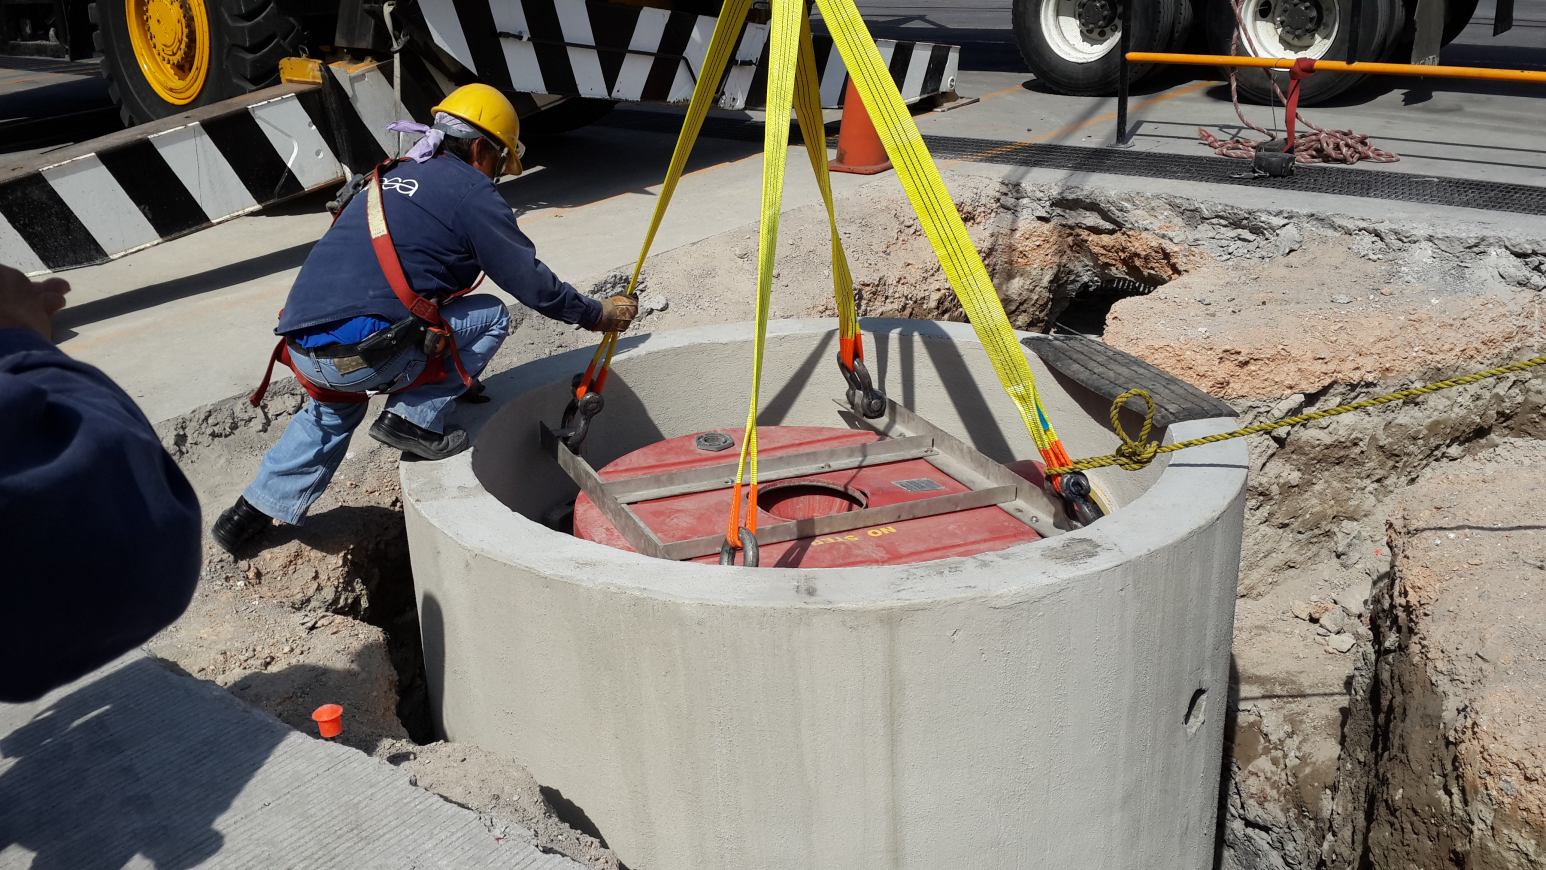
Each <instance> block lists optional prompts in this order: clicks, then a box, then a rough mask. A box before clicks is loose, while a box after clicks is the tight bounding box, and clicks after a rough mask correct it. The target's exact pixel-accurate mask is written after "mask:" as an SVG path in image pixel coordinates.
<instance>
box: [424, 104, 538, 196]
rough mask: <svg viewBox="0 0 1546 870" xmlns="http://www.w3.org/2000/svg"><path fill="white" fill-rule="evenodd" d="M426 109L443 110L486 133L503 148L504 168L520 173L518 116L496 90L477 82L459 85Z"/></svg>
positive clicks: (513, 107)
mask: <svg viewBox="0 0 1546 870" xmlns="http://www.w3.org/2000/svg"><path fill="white" fill-rule="evenodd" d="M430 112H431V113H435V112H445V113H446V114H447V115H450V116H451V117H453V118H460V119H462V120H463V121H466V122H467V123H469V124H471V125H473V126H474V127H477V128H478V129H479V130H481V131H483V132H484V133H486V134H487V135H488V136H489V138H491V139H493V140H494V141H496V142H498V143H499V144H500V145H502V146H503V147H504V149H505V153H506V154H507V155H508V162H507V163H506V164H505V165H506V167H507V168H506V171H507V172H509V173H510V174H511V175H520V174H521V150H522V149H521V117H520V115H517V114H516V112H515V106H512V105H510V101H509V100H507V99H505V95H504V94H501V93H500V92H499V91H498V90H497V89H495V88H492V87H489V86H488V85H480V84H473V85H462V86H461V87H459V88H457V89H456V90H454V91H452V92H451V93H449V94H447V95H446V98H445V99H444V100H442V101H441V103H440V105H438V106H436V107H435V108H433V109H431V110H430Z"/></svg>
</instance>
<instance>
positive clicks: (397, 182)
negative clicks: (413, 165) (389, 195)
mask: <svg viewBox="0 0 1546 870" xmlns="http://www.w3.org/2000/svg"><path fill="white" fill-rule="evenodd" d="M381 189H382V190H395V191H397V192H398V193H400V194H402V195H403V196H413V195H414V194H415V193H418V192H419V180H418V179H417V178H388V179H386V180H385V181H383V182H381Z"/></svg>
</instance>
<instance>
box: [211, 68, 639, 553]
mask: <svg viewBox="0 0 1546 870" xmlns="http://www.w3.org/2000/svg"><path fill="white" fill-rule="evenodd" d="M433 114H434V122H433V124H432V125H431V126H429V127H425V126H423V125H415V124H412V123H411V122H398V123H397V124H394V125H393V129H398V130H410V131H413V132H422V133H423V134H424V135H423V138H422V139H420V140H419V141H418V142H417V143H416V144H415V145H414V147H413V148H412V149H411V150H410V151H409V152H408V154H407V155H406V157H405V158H404V159H403V160H402V161H401V162H397V163H395V164H391V163H389V164H385V165H384V166H383V167H382V168H381V169H380V170H378V173H376V174H375V175H373V176H370V177H368V179H367V180H368V183H367V184H365V185H364V187H365V190H364V192H363V193H360V194H356V195H354V196H353V197H351V198H349V199H348V202H347V204H346V205H345V206H344V207H343V208H342V210H341V211H340V212H339V213H338V218H337V220H336V221H335V222H334V224H333V226H332V228H331V229H329V230H328V231H327V233H326V234H325V235H324V236H323V237H322V239H321V241H319V242H318V243H317V245H316V247H315V248H313V249H312V251H311V254H310V255H309V256H308V257H307V258H306V262H305V264H304V265H302V267H301V272H300V275H299V276H297V277H296V279H295V284H294V286H293V287H291V289H290V295H289V298H288V299H287V300H286V302H285V307H284V310H283V311H282V312H281V314H280V318H279V325H278V327H277V328H276V329H275V330H274V331H275V332H276V333H277V334H278V335H279V336H280V337H281V338H280V346H279V347H278V348H276V350H275V359H276V360H278V361H281V362H286V363H287V364H288V365H290V367H291V368H292V369H293V370H294V371H295V374H296V377H297V380H299V381H300V382H301V385H302V386H303V387H305V388H306V390H307V392H309V393H310V394H311V398H310V400H308V401H307V402H306V403H305V404H304V405H303V406H302V408H301V410H300V411H299V412H298V413H297V414H296V416H295V418H294V419H293V420H291V421H290V424H289V425H288V426H287V427H286V428H285V431H284V434H283V435H282V436H281V437H280V439H279V442H278V443H277V444H275V445H274V446H273V448H272V449H270V450H269V451H268V453H267V454H266V455H265V456H264V457H263V461H262V464H261V465H260V467H259V468H258V474H257V478H256V479H255V480H254V481H253V482H252V484H251V485H250V486H248V487H247V489H246V491H245V492H244V493H243V494H242V496H241V497H240V498H238V499H237V500H236V504H235V505H233V506H232V507H230V508H229V509H227V510H226V511H225V512H224V513H222V514H221V515H220V517H219V519H217V520H216V521H215V525H214V529H213V535H214V538H215V541H216V542H217V543H218V544H219V545H220V546H221V547H223V548H225V549H226V550H227V551H229V552H236V551H238V550H239V549H241V548H242V547H243V545H245V544H247V543H248V542H250V541H253V539H255V538H256V537H257V536H258V535H259V534H261V533H262V532H263V531H264V530H265V529H267V528H269V527H270V526H271V525H272V523H271V520H279V521H281V522H285V523H290V524H299V523H300V522H301V521H302V520H303V519H304V518H305V516H306V511H307V510H308V509H309V508H310V507H311V505H312V503H313V502H315V501H316V500H317V498H318V497H320V496H321V495H322V492H323V490H324V489H326V488H327V485H328V482H329V481H330V480H331V479H332V477H333V473H334V472H335V471H336V470H337V469H338V465H339V463H340V462H342V461H343V457H344V453H345V451H346V449H347V447H348V443H349V436H350V433H352V432H353V431H354V429H355V428H356V427H357V426H359V424H360V423H361V421H362V420H363V419H364V415H365V405H364V404H363V402H364V401H365V400H366V398H367V395H366V393H367V391H372V392H389V393H391V394H392V395H391V398H390V399H389V400H388V401H387V404H386V408H385V410H384V411H383V412H382V413H381V415H380V416H379V417H377V418H376V421H375V422H374V423H372V424H371V427H370V435H371V437H372V438H375V439H376V440H377V441H380V442H381V443H383V444H386V445H388V446H391V447H395V448H397V449H399V450H402V451H403V452H404V453H409V454H412V455H414V456H417V457H419V458H421V459H430V460H435V459H444V458H445V457H448V456H451V455H453V454H456V453H458V452H460V451H462V450H464V449H466V447H467V446H468V438H467V433H466V432H465V431H463V430H462V429H460V428H458V427H455V426H450V425H448V424H447V422H446V418H447V417H448V416H449V413H450V411H451V406H452V403H453V402H454V401H455V400H456V399H457V398H458V397H461V396H463V395H464V394H466V395H467V398H469V399H470V400H477V398H478V396H477V393H478V392H479V391H480V390H481V387H479V386H477V385H476V382H475V381H474V380H473V379H474V378H476V377H477V376H478V373H479V372H481V371H482V370H483V367H484V366H485V365H487V364H488V361H489V359H490V358H491V357H493V355H494V352H495V351H496V350H498V349H499V346H500V344H501V343H502V342H503V341H504V339H505V336H506V335H507V334H508V333H509V330H510V315H509V312H508V311H507V310H506V309H505V306H504V304H503V303H502V302H500V301H499V299H497V298H496V297H494V296H492V295H488V294H480V295H475V296H467V295H460V294H461V293H464V292H466V290H467V288H469V287H471V286H473V285H474V283H475V282H476V281H477V280H478V276H479V273H480V272H484V273H487V274H488V276H489V277H490V278H492V279H493V280H494V281H495V282H496V283H498V284H499V286H500V287H501V288H502V289H504V290H505V291H506V292H508V293H510V294H512V295H513V296H515V298H516V299H517V300H519V301H520V302H521V303H522V304H524V305H526V306H527V307H529V308H532V309H534V310H535V311H537V312H538V313H540V314H543V315H545V316H547V317H550V318H552V319H554V320H559V321H562V322H564V323H570V324H575V325H578V326H581V327H584V328H586V329H590V330H595V331H602V332H606V331H621V330H624V329H626V328H627V327H628V325H629V323H630V322H631V321H632V320H633V318H634V316H635V315H636V313H637V310H638V309H637V305H636V303H635V302H634V300H633V299H632V298H629V297H622V296H614V297H611V298H609V299H606V300H603V301H600V302H598V301H597V300H595V299H591V298H588V297H586V296H584V295H582V294H580V293H579V292H578V291H576V290H575V289H574V287H572V286H570V285H569V284H567V283H565V282H563V281H561V280H559V279H558V277H557V276H555V275H554V274H553V273H552V272H551V271H550V270H549V269H548V267H547V266H545V265H543V264H542V262H541V261H540V260H538V259H537V256H536V250H535V249H534V247H533V246H532V243H531V241H530V240H529V239H527V238H526V236H525V235H524V234H523V233H522V232H521V231H520V229H519V228H518V227H517V226H516V223H515V217H514V215H513V214H512V213H511V211H510V207H509V206H508V205H506V203H505V201H504V200H503V199H502V198H501V197H500V196H499V193H498V192H497V191H496V190H495V187H494V179H497V178H499V177H501V176H503V175H505V174H507V173H508V174H512V175H519V174H520V173H521V159H520V158H521V144H520V138H519V134H520V120H519V118H518V117H517V115H516V112H515V108H514V107H513V106H511V105H510V101H509V100H507V99H505V97H504V96H503V95H502V94H500V93H499V91H497V90H495V89H494V88H491V87H489V86H488V85H481V84H474V85H466V86H464V87H461V88H458V89H457V90H456V91H454V92H452V93H451V94H450V95H449V96H447V97H446V98H445V100H444V101H443V102H442V103H441V104H440V105H438V106H436V107H435V108H434V109H433ZM410 309H411V310H410ZM270 370H271V371H272V363H271V364H270ZM266 384H267V378H265V379H264V385H265V386H266ZM469 387H472V388H473V390H472V392H470V393H469V392H468V388H469ZM262 389H263V388H262V387H260V388H259V393H258V394H256V395H255V396H254V400H255V401H256V400H257V399H258V398H260V396H261V393H262Z"/></svg>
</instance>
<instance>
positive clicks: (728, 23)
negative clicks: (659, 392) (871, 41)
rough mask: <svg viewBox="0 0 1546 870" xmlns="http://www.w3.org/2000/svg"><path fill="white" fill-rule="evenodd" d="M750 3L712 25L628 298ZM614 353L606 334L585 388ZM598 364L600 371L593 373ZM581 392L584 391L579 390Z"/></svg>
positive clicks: (736, 3)
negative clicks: (592, 376) (712, 33)
mask: <svg viewBox="0 0 1546 870" xmlns="http://www.w3.org/2000/svg"><path fill="white" fill-rule="evenodd" d="M751 5H752V0H725V5H724V8H723V9H722V10H720V14H719V19H718V20H717V21H716V22H715V23H714V35H713V36H712V37H710V38H709V48H708V51H707V52H706V53H705V54H704V58H703V66H702V67H700V68H699V70H698V82H697V84H695V85H694V86H693V90H692V100H691V101H690V102H689V103H688V104H687V115H686V117H684V118H683V119H682V131H681V132H680V133H679V134H677V138H676V150H675V151H673V152H671V165H670V167H669V168H668V169H667V170H666V178H665V181H664V182H662V183H661V186H660V194H659V195H658V196H657V197H656V199H655V213H654V214H653V215H652V216H651V217H650V226H649V230H648V231H646V232H645V234H644V245H643V247H642V248H641V249H640V250H639V259H638V260H637V261H636V262H635V263H634V266H633V276H632V277H630V278H629V279H628V289H627V291H625V292H626V293H627V294H628V295H629V296H632V295H633V294H634V291H635V290H636V289H637V288H638V286H639V275H640V273H641V272H643V271H644V261H645V260H646V259H647V258H648V257H649V255H650V247H651V246H652V245H654V244H655V234H656V232H658V231H659V230H660V224H661V221H662V220H663V219H664V218H665V216H666V209H667V208H669V207H670V205H671V197H672V196H673V195H674V194H675V193H676V186H677V183H678V182H680V181H681V180H682V172H683V171H684V170H685V169H686V168H687V159H688V158H689V157H691V156H692V149H693V146H694V145H695V144H697V141H698V133H699V132H700V131H702V129H703V120H704V118H706V117H708V113H709V109H710V108H712V107H713V104H714V98H715V97H716V96H717V95H718V94H719V83H720V80H721V79H722V78H724V72H725V65H726V64H727V63H729V61H730V53H731V52H732V51H734V50H735V45H736V41H737V39H738V38H739V37H740V35H741V26H742V25H743V24H744V23H745V22H746V13H747V11H748V10H750V9H751ZM616 350H617V333H615V332H609V333H607V334H606V336H605V337H603V338H602V339H601V344H599V345H597V347H596V352H595V354H593V355H592V356H591V362H590V367H589V368H587V369H586V375H587V376H586V378H585V381H586V384H585V385H584V386H589V383H590V382H591V378H590V375H591V374H592V373H595V374H596V375H597V378H598V380H597V381H596V383H597V389H600V385H601V384H603V383H605V381H606V371H607V369H609V368H610V367H611V365H612V355H613V354H614V353H615V352H616ZM598 362H599V363H600V365H601V368H600V371H596V367H597V364H598ZM582 388H583V387H582Z"/></svg>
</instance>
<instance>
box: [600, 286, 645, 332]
mask: <svg viewBox="0 0 1546 870" xmlns="http://www.w3.org/2000/svg"><path fill="white" fill-rule="evenodd" d="M638 316H639V300H638V299H635V298H634V297H632V296H627V295H618V296H608V297H607V298H605V299H603V300H601V316H600V317H598V318H596V325H595V326H592V327H591V331H592V332H622V331H624V330H626V329H627V328H628V325H629V324H630V323H633V319H634V318H635V317H638Z"/></svg>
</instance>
